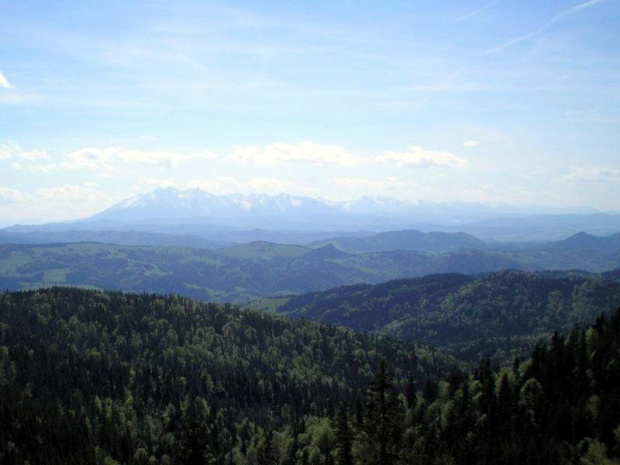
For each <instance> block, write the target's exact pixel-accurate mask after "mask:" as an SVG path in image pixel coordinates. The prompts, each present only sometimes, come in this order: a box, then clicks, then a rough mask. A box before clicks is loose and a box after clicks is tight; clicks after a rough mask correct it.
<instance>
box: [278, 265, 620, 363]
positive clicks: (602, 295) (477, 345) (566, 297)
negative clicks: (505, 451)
mask: <svg viewBox="0 0 620 465" xmlns="http://www.w3.org/2000/svg"><path fill="white" fill-rule="evenodd" d="M619 305H620V280H619V279H618V273H605V274H603V275H589V274H587V273H575V272H555V273H551V272H542V273H524V272H515V271H509V272H498V273H493V274H488V275H484V276H479V277H473V276H465V275H460V274H439V275H431V276H426V277H422V278H416V279H405V280H396V281H389V282H386V283H382V284H376V285H368V284H364V285H356V286H347V287H340V288H334V289H329V290H326V291H322V292H313V293H309V294H303V295H300V296H296V297H293V298H291V299H290V300H288V302H286V303H284V304H283V305H281V306H280V307H279V308H278V309H277V311H278V312H279V313H282V314H286V315H288V316H292V317H303V318H308V319H311V320H316V321H322V322H326V323H331V324H336V325H344V326H348V327H350V328H353V329H356V330H365V331H375V332H382V333H388V334H391V335H394V336H399V337H403V338H406V339H415V340H419V341H422V342H423V343H425V344H430V345H434V346H437V347H440V348H442V349H445V350H448V351H449V352H451V353H452V354H453V355H455V356H457V357H458V358H462V359H465V360H470V361H477V360H479V358H480V357H481V356H484V355H493V356H495V357H498V358H500V359H504V360H507V359H510V358H511V357H513V356H514V355H519V354H520V353H521V352H522V351H523V350H526V349H529V348H531V346H533V345H534V343H536V342H537V341H539V340H540V339H541V338H546V337H548V336H549V335H550V334H551V333H552V332H553V331H555V330H558V331H560V332H562V333H568V332H570V331H571V330H572V329H573V328H574V327H575V326H577V325H579V326H581V327H584V326H587V325H589V324H591V323H592V322H593V321H594V319H595V318H596V317H597V316H598V315H599V312H600V311H604V312H606V313H611V312H612V311H614V310H616V309H617V308H618V306H619Z"/></svg>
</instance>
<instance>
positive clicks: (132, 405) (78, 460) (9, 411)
mask: <svg viewBox="0 0 620 465" xmlns="http://www.w3.org/2000/svg"><path fill="white" fill-rule="evenodd" d="M381 360H387V361H388V362H389V364H390V366H391V367H393V370H394V373H395V378H394V380H395V383H396V385H397V386H399V389H404V386H405V385H406V383H407V382H408V381H407V380H408V379H409V378H410V377H413V379H416V380H417V381H418V382H424V381H425V380H427V379H429V377H437V376H438V375H439V374H441V373H443V372H444V371H445V370H446V369H448V368H449V367H450V366H451V365H453V362H452V361H451V359H450V358H449V357H445V356H443V355H441V354H439V353H437V352H434V351H430V350H428V349H425V348H423V347H421V346H419V345H417V344H414V343H406V342H401V341H396V340H391V339H389V338H384V337H377V336H372V335H369V334H360V333H354V332H353V331H350V330H347V329H344V328H335V327H329V326H325V325H321V324H317V323H311V322H304V321H293V320H289V319H285V318H282V317H277V316H273V315H267V314H264V313H260V312H249V311H240V310H238V309H235V308H232V307H230V306H220V305H215V304H199V303H196V302H193V301H190V300H188V299H184V298H179V297H174V296H167V297H164V296H157V295H137V294H122V293H118V292H112V293H110V292H108V293H103V292H95V291H86V290H79V289H67V288H55V289H47V290H41V291H37V292H23V293H3V294H0V462H2V463H3V464H5V465H9V464H16V463H19V464H23V463H24V461H25V460H29V461H31V463H49V464H57V463H58V464H60V463H62V464H70V463H71V464H84V463H106V464H107V463H116V462H111V461H110V460H112V459H114V460H119V461H121V462H123V463H132V464H133V463H142V462H141V461H140V459H139V456H140V454H142V452H141V450H143V451H146V458H147V463H148V457H149V456H153V457H154V459H155V461H156V462H157V463H170V460H171V459H172V461H173V462H174V461H175V460H174V459H175V458H176V461H177V462H179V461H181V463H209V462H207V461H206V460H205V461H204V462H203V461H202V460H200V461H198V462H191V461H187V460H188V459H187V458H186V459H185V460H184V459H183V457H187V456H188V454H189V455H190V456H191V453H192V451H193V450H195V449H197V448H199V447H204V448H207V445H208V449H209V451H210V453H211V454H212V455H213V456H214V457H213V459H214V460H215V459H216V458H217V459H218V460H217V461H216V462H212V463H224V458H225V457H227V456H228V460H227V461H226V462H225V463H230V461H231V460H232V458H231V457H230V456H231V454H234V455H235V456H237V455H238V456H244V455H248V454H250V455H251V454H252V453H251V452H250V451H252V450H254V453H255V452H256V448H257V447H258V446H259V445H260V442H258V440H261V439H263V438H264V432H265V431H271V430H274V429H276V430H281V429H284V428H285V427H294V426H295V425H297V424H298V422H301V421H305V420H304V419H305V418H306V417H308V416H315V417H325V416H327V415H328V414H329V412H333V411H334V409H335V408H336V407H337V405H338V404H339V403H340V402H342V400H343V399H349V398H355V397H356V396H358V395H361V393H362V392H363V390H364V389H365V388H366V386H367V384H368V382H369V381H370V380H371V379H372V377H373V376H374V369H376V368H377V367H378V366H379V363H380V361H381ZM197 435H204V436H203V437H202V438H201V437H198V436H197ZM309 447H310V444H309ZM205 452H206V451H205ZM105 460H108V461H107V462H104V461H105ZM177 462H175V463H177ZM237 463H241V462H237ZM274 463H275V462H274Z"/></svg>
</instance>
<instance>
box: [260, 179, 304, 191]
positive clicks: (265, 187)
mask: <svg viewBox="0 0 620 465" xmlns="http://www.w3.org/2000/svg"><path fill="white" fill-rule="evenodd" d="M295 185H296V184H295V183H294V182H292V181H286V180H284V179H274V178H256V179H252V180H250V181H249V182H248V187H249V188H250V189H252V190H255V191H260V192H284V191H286V190H288V189H290V188H292V187H295Z"/></svg>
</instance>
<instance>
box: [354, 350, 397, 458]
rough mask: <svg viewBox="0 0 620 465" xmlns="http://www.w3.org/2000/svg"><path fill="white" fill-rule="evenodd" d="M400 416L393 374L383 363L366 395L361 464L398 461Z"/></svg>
mask: <svg viewBox="0 0 620 465" xmlns="http://www.w3.org/2000/svg"><path fill="white" fill-rule="evenodd" d="M403 413H404V410H403V408H402V404H401V402H400V399H399V397H398V393H397V392H396V389H395V388H394V384H393V375H392V374H391V373H390V372H389V371H388V370H387V367H386V364H385V362H384V361H382V362H381V367H380V369H379V373H378V374H377V377H376V378H375V379H374V380H373V381H372V382H371V383H370V386H369V387H368V391H367V393H366V409H365V418H364V427H363V431H364V439H365V441H367V442H368V451H369V454H368V456H367V457H366V458H365V460H364V463H367V464H368V465H392V464H394V463H396V462H397V460H398V458H399V455H400V440H401V435H402V422H403V418H404V415H403Z"/></svg>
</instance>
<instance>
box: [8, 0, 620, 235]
mask: <svg viewBox="0 0 620 465" xmlns="http://www.w3.org/2000/svg"><path fill="white" fill-rule="evenodd" d="M619 21H620V2H619V1H617V0H589V1H579V0H577V1H568V0H562V1H557V0H549V1H546V2H539V1H531V0H522V1H516V0H512V1H510V0H506V1H493V2H489V1H486V0H482V1H457V0H452V1H440V0H438V1H415V0H408V1H389V0H387V1H363V0H360V1H355V2H353V1H348V0H342V1H338V2H333V1H321V0H318V1H313V2H290V1H288V2H284V1H270V0H263V1H261V2H243V1H227V2H224V1H221V2H209V1H184V0H174V1H172V0H165V1H164V0H150V1H117V0H108V1H105V2H102V1H90V0H81V1H79V2H76V1H64V0H56V1H54V2H50V1H40V0H39V1H35V0H13V1H6V0H0V224H12V223H15V222H31V221H49V220H63V219H71V218H79V217H84V216H87V215H90V214H93V213H96V212H98V211H100V210H102V209H104V208H106V207H108V206H110V205H111V204H113V203H115V202H118V201H120V200H122V199H124V198H126V197H129V196H132V195H135V194H139V193H145V192H149V191H151V190H153V189H155V188H157V187H165V186H174V187H178V188H183V189H185V188H191V187H200V188H203V189H206V190H208V191H210V192H214V193H218V194H228V193H233V192H240V193H270V194H272V193H279V192H286V193H289V194H294V195H304V196H310V197H323V198H328V199H332V200H345V199H355V198H358V197H360V196H363V195H372V196H385V197H394V198H398V199H403V200H409V201H412V202H419V201H425V202H426V201H431V202H479V203H493V204H497V203H509V204H515V205H547V206H554V207H591V208H594V209H598V210H601V211H620V130H619V129H620V28H619V27H618V23H619Z"/></svg>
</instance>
